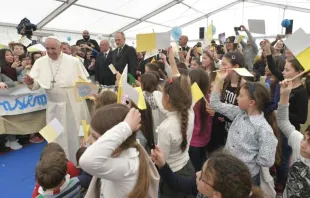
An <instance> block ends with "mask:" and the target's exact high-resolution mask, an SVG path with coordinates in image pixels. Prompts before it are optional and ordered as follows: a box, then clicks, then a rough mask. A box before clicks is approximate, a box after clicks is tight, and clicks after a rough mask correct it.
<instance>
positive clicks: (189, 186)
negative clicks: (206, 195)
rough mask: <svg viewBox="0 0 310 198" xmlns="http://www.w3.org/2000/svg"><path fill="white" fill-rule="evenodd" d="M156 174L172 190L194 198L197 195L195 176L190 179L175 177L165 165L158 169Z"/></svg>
mask: <svg viewBox="0 0 310 198" xmlns="http://www.w3.org/2000/svg"><path fill="white" fill-rule="evenodd" d="M158 172H159V174H160V176H161V177H162V178H163V179H164V182H166V183H167V184H168V186H169V187H170V188H172V189H173V190H175V191H179V192H185V193H188V194H192V195H195V196H196V195H197V193H198V190H197V184H196V175H193V177H192V178H184V177H180V176H177V175H176V174H175V173H174V172H172V170H171V169H170V167H169V165H168V164H167V163H166V164H165V166H163V167H162V168H161V169H158Z"/></svg>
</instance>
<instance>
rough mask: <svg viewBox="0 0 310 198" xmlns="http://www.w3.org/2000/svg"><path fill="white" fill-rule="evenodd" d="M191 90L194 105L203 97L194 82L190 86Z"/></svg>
mask: <svg viewBox="0 0 310 198" xmlns="http://www.w3.org/2000/svg"><path fill="white" fill-rule="evenodd" d="M191 90H192V96H193V100H194V102H195V103H196V102H197V101H198V100H200V99H201V98H203V97H204V95H203V93H202V91H201V89H200V88H199V86H198V85H197V83H196V82H195V83H194V84H193V85H192V87H191Z"/></svg>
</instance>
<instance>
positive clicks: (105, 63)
mask: <svg viewBox="0 0 310 198" xmlns="http://www.w3.org/2000/svg"><path fill="white" fill-rule="evenodd" d="M112 53H113V52H112V51H109V53H108V55H107V57H106V58H104V53H100V54H99V55H98V56H97V58H96V65H95V79H96V81H98V82H99V83H100V84H101V85H114V84H115V75H114V74H113V73H112V72H111V70H110V68H109V65H110V64H111V63H112Z"/></svg>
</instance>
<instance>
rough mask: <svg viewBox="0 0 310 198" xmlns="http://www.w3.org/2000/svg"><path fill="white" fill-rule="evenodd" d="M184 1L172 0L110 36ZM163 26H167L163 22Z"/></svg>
mask: <svg viewBox="0 0 310 198" xmlns="http://www.w3.org/2000/svg"><path fill="white" fill-rule="evenodd" d="M182 1H184V0H173V1H172V2H170V3H168V4H166V5H164V6H162V7H160V8H158V9H157V10H154V11H153V12H151V13H149V14H147V15H145V16H144V17H142V18H140V19H138V20H136V21H135V22H132V23H130V24H128V25H126V26H125V27H123V28H121V29H119V30H117V31H115V32H113V33H112V34H111V35H110V36H113V35H114V34H115V33H116V32H124V31H126V30H128V29H130V28H132V27H134V26H136V25H138V24H140V23H142V22H144V21H146V20H147V19H149V18H151V17H153V16H155V15H157V14H159V13H161V12H163V11H165V10H167V9H168V8H171V7H172V6H174V5H177V4H179V3H181V2H182ZM161 26H164V27H165V25H162V24H161Z"/></svg>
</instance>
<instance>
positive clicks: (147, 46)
mask: <svg viewBox="0 0 310 198" xmlns="http://www.w3.org/2000/svg"><path fill="white" fill-rule="evenodd" d="M136 39H137V52H144V51H149V50H153V49H156V34H155V33H150V34H137V36H136Z"/></svg>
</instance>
